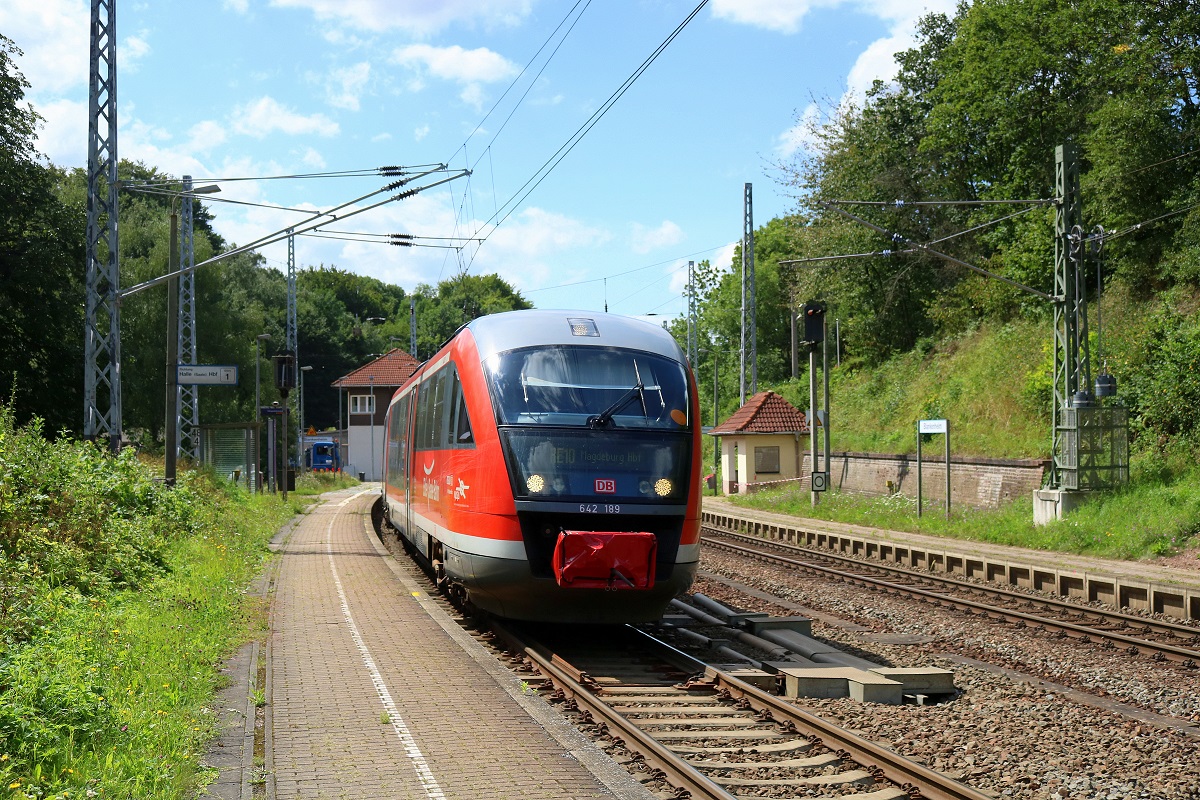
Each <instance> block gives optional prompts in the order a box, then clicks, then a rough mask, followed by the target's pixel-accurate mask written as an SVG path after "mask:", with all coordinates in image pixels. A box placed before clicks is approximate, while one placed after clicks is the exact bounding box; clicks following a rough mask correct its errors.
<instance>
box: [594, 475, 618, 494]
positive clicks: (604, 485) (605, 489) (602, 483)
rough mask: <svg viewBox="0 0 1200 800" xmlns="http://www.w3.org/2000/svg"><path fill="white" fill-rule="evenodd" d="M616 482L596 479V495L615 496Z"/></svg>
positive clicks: (607, 479)
mask: <svg viewBox="0 0 1200 800" xmlns="http://www.w3.org/2000/svg"><path fill="white" fill-rule="evenodd" d="M616 493H617V482H616V481H615V480H613V479H612V478H596V494H616Z"/></svg>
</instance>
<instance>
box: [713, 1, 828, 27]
mask: <svg viewBox="0 0 1200 800" xmlns="http://www.w3.org/2000/svg"><path fill="white" fill-rule="evenodd" d="M836 4H837V0H832V2H825V3H821V2H817V3H815V4H814V3H813V2H811V0H713V4H712V14H713V16H714V17H716V18H717V19H728V20H731V21H732V22H737V23H741V24H742V25H753V26H754V27H757V28H766V29H767V30H772V31H778V32H779V33H795V32H796V31H798V30H799V29H800V22H801V20H803V19H804V16H805V15H806V14H808V12H809V11H810V10H811V9H812V8H813V6H814V5H836Z"/></svg>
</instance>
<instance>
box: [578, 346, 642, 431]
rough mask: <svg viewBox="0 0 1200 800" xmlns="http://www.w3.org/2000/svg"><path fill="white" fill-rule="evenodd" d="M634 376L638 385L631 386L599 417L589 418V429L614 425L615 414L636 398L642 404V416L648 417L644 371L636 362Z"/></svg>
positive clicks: (634, 363)
mask: <svg viewBox="0 0 1200 800" xmlns="http://www.w3.org/2000/svg"><path fill="white" fill-rule="evenodd" d="M633 374H634V375H636V376H637V383H635V384H634V385H633V386H631V387H630V388H629V390H628V391H627V392H625V394H623V395H621V396H620V397H619V398H617V402H615V403H613V404H612V405H611V406H609V407H608V408H606V409H604V410H603V411H601V412H600V415H599V416H597V417H588V421H587V424H588V427H589V428H607V427H608V426H609V425H610V424H612V418H613V414H616V413H617V412H618V411H620V410H621V409H622V408H624V407H625V406H627V405H629V401H630V400H632V399H633V398H635V397H636V398H638V399H639V400H640V401H641V402H642V416H645V415H646V393H645V389H646V387H645V386H643V385H642V371H641V370H639V369H638V365H637V361H636V360H635V361H634V362H633Z"/></svg>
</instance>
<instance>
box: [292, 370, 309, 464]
mask: <svg viewBox="0 0 1200 800" xmlns="http://www.w3.org/2000/svg"><path fill="white" fill-rule="evenodd" d="M311 371H312V365H311V364H309V365H307V366H303V367H301V368H300V402H299V404H298V408H297V409H296V410H297V411H298V412H299V413H298V414H297V415H296V416H297V417H298V419H297V421H296V442H297V447H299V453H298V456H299V457H298V458H297V461H298V462H299V463H298V464H297V467H298V468H299V470H300V473H301V474H303V473H304V430H305V429H304V373H306V372H311Z"/></svg>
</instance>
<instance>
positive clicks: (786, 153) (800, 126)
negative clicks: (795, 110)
mask: <svg viewBox="0 0 1200 800" xmlns="http://www.w3.org/2000/svg"><path fill="white" fill-rule="evenodd" d="M821 121H822V120H821V111H820V108H818V106H817V104H816V103H809V104H808V107H807V108H805V109H804V111H803V112H801V114H800V119H799V121H797V122H796V124H795V125H793V126H792V127H790V128H788V129H787V130H786V131H784V132H783V133H781V134H779V136H777V137H776V139H775V142H776V144H775V152H776V153H777V154H778V155H779V157H780V158H782V159H789V158H791V157H793V156H794V155H796V154H797V153H799V152H800V151H802V150H805V151H812V150H813V148H814V145H815V144H816V138H815V136H814V133H813V131H814V128H816V127H817V126H819V125H820V124H821Z"/></svg>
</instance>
